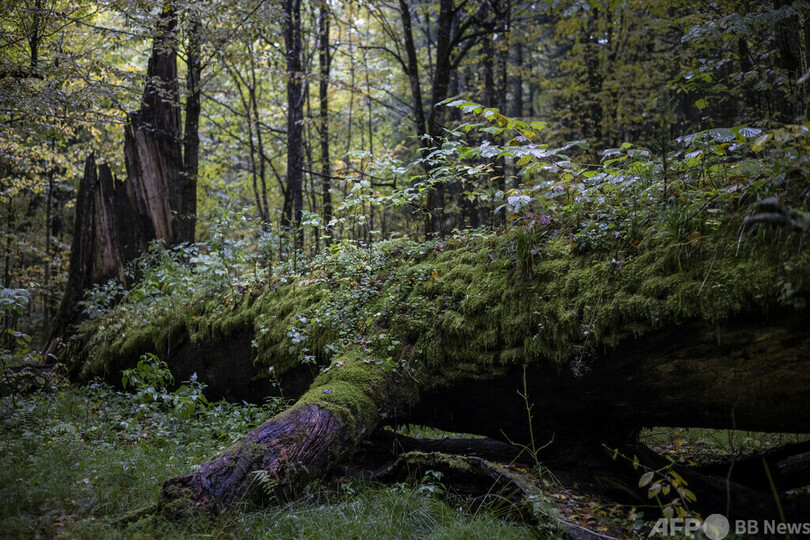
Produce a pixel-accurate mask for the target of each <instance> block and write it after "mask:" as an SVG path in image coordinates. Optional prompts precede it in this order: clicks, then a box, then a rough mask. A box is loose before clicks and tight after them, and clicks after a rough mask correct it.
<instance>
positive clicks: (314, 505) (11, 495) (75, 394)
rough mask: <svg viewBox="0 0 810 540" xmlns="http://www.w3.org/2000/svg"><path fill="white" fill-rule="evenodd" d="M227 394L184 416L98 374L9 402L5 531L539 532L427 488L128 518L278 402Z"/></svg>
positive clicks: (241, 534) (123, 534) (1, 473)
mask: <svg viewBox="0 0 810 540" xmlns="http://www.w3.org/2000/svg"><path fill="white" fill-rule="evenodd" d="M279 407H280V404H279V403H277V402H271V403H268V404H266V405H264V406H256V405H248V404H238V405H234V404H227V403H217V404H213V405H211V406H210V407H209V408H208V409H207V410H205V411H202V412H198V413H197V415H195V416H194V417H193V418H191V419H181V418H180V417H178V416H176V415H175V414H173V413H172V412H171V410H170V409H168V408H166V407H164V406H162V405H161V404H159V403H137V402H136V400H134V399H133V395H132V394H127V393H123V392H118V391H115V390H113V389H112V388H110V387H108V386H106V385H103V384H100V383H93V384H91V385H89V386H87V387H84V388H79V389H77V388H71V387H67V386H60V387H57V388H51V389H46V390H44V391H40V392H34V393H30V394H26V395H20V394H18V395H16V396H14V400H12V399H11V397H10V396H8V395H6V396H4V397H3V398H2V399H1V400H0V416H2V419H3V420H2V428H1V429H2V437H0V455H2V456H4V458H3V467H2V468H0V504H2V506H3V508H4V512H3V515H2V517H0V530H2V531H3V536H4V537H8V538H32V537H35V538H54V537H67V538H136V537H137V538H186V537H189V536H197V535H200V536H233V537H237V538H532V537H535V536H536V535H537V534H538V529H536V528H534V527H531V526H526V525H522V524H519V523H515V522H509V521H504V520H501V519H500V516H498V515H497V514H496V513H495V512H493V511H486V510H481V509H477V510H475V511H472V510H469V508H467V507H466V506H465V505H462V504H456V503H455V502H452V499H442V498H440V497H439V496H438V493H440V492H441V490H433V489H424V488H425V486H424V485H422V486H418V485H416V486H414V485H406V484H396V485H393V486H382V485H377V484H373V483H357V482H346V483H342V484H340V485H338V486H337V487H330V486H325V485H313V486H311V487H310V489H309V490H308V491H307V493H306V494H305V496H304V497H302V498H301V499H299V500H295V501H276V504H271V505H268V506H264V507H245V506H243V507H237V508H235V509H233V510H232V511H229V512H228V513H226V514H224V515H223V516H221V517H220V518H219V519H217V520H214V521H211V520H207V519H202V518H201V519H198V520H192V521H188V522H184V523H168V522H165V521H160V520H157V519H155V518H148V519H142V520H140V521H136V522H134V523H128V524H119V523H118V521H119V520H120V518H121V517H122V516H124V515H126V514H127V513H129V512H132V511H134V510H137V509H139V508H143V507H145V506H148V505H152V504H154V503H155V502H156V500H157V494H158V491H159V489H160V486H161V485H162V483H163V482H164V481H165V480H166V479H168V478H170V477H173V476H178V475H181V474H185V473H188V472H190V471H192V470H194V469H195V468H196V467H197V466H198V465H199V464H200V463H202V462H204V461H206V460H207V459H210V458H211V457H212V456H213V455H214V454H215V453H217V452H218V451H219V450H221V449H223V448H224V447H225V446H227V445H228V444H229V443H230V442H232V441H233V440H234V439H235V438H236V437H237V436H238V435H239V434H241V433H244V432H245V431H247V430H248V429H250V427H252V426H253V425H255V424H256V423H258V422H260V421H261V420H262V418H264V417H266V416H267V415H269V414H273V413H274V412H278V410H279Z"/></svg>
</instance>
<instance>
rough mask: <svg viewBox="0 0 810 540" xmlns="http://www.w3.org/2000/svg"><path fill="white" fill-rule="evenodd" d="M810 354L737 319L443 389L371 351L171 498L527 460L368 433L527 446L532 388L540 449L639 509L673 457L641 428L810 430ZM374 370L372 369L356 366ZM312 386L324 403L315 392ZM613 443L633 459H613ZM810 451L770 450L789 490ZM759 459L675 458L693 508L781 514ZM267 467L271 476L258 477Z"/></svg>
mask: <svg viewBox="0 0 810 540" xmlns="http://www.w3.org/2000/svg"><path fill="white" fill-rule="evenodd" d="M358 362H359V361H358ZM808 364H810V333H808V332H807V330H806V325H805V324H804V321H803V320H802V318H801V317H800V316H796V315H787V316H782V317H774V318H772V319H771V320H769V321H760V320H755V319H748V320H739V321H736V322H733V323H730V324H727V325H725V326H724V327H723V328H718V329H706V328H705V327H701V326H699V325H694V326H684V327H680V328H677V329H675V330H673V331H671V332H666V333H664V332H662V333H660V334H657V335H653V336H649V337H646V338H644V339H643V340H637V341H635V342H632V343H628V344H626V345H624V346H621V347H619V348H617V349H614V350H611V351H606V352H605V353H604V354H603V355H601V356H600V357H598V358H594V359H592V360H591V362H590V365H589V371H588V372H587V373H585V374H584V375H581V376H574V375H573V374H572V373H571V372H570V371H569V370H558V369H556V368H553V367H543V366H528V367H526V368H524V367H523V366H520V367H514V368H510V369H507V370H505V372H504V373H503V375H502V376H500V377H496V378H487V379H482V380H473V379H457V380H455V381H454V384H453V385H451V386H444V387H440V388H438V387H437V388H430V387H427V386H426V385H424V384H421V385H420V384H417V383H416V380H417V379H419V380H422V381H429V380H432V379H431V377H430V373H429V372H427V373H425V372H423V373H420V374H419V375H418V377H416V378H413V377H406V376H401V375H396V374H392V373H386V372H383V371H382V370H381V369H380V368H379V367H377V366H375V365H374V364H373V363H368V362H367V361H366V362H359V363H357V364H353V363H351V362H347V364H346V366H344V367H342V368H340V369H337V368H336V369H335V370H333V371H331V372H330V373H329V374H328V375H327V374H323V375H321V376H320V377H319V378H318V379H316V381H315V382H314V384H313V386H312V387H311V389H310V390H309V392H308V393H307V394H306V395H305V396H304V398H303V399H302V401H299V403H298V404H297V405H295V406H293V408H292V409H290V410H288V411H287V412H285V413H283V414H282V415H279V416H277V417H275V418H273V419H271V420H269V421H268V422H266V423H265V424H264V425H262V426H260V427H259V428H257V429H256V430H254V431H253V432H251V433H249V434H248V435H246V436H245V437H244V438H243V439H241V440H240V441H238V442H237V443H235V444H234V446H233V447H232V448H231V449H229V450H227V451H226V452H224V453H223V454H222V455H220V456H218V457H217V458H215V459H213V460H212V461H211V462H209V463H207V464H205V465H204V466H203V467H201V468H200V469H199V470H198V471H195V472H194V473H192V474H190V475H186V476H184V477H180V478H175V479H172V480H169V481H168V482H166V484H165V485H164V488H163V492H162V498H161V508H162V510H163V513H164V514H167V515H170V516H177V515H184V514H185V513H187V512H190V511H193V510H194V509H206V510H207V511H209V512H212V513H217V512H219V511H221V510H223V509H224V508H227V507H228V506H230V505H232V504H234V503H236V502H239V501H242V500H245V499H246V498H252V497H253V496H254V495H256V494H260V492H261V490H255V489H254V490H253V491H251V489H252V487H254V488H255V487H256V486H258V483H257V478H259V479H260V480H261V482H259V483H261V484H262V485H263V486H264V488H265V489H266V488H267V487H268V486H270V487H271V488H273V489H282V490H292V491H295V488H296V487H297V486H301V485H303V484H306V483H307V482H308V481H311V480H313V479H317V478H324V477H326V476H328V475H330V474H334V473H335V472H338V471H340V466H341V465H344V464H345V463H346V462H347V460H349V458H351V457H352V456H355V458H356V459H355V461H356V460H357V459H360V461H361V463H360V464H355V465H354V466H353V467H350V468H349V469H344V473H345V474H351V475H354V476H358V475H359V476H369V475H370V476H372V477H376V478H379V479H392V478H398V477H399V476H401V474H400V473H395V471H397V470H399V471H400V472H401V470H402V463H405V462H407V460H405V461H402V460H401V459H400V458H401V456H402V455H404V454H408V453H410V454H411V458H408V459H411V460H412V459H415V458H413V456H414V455H416V454H413V451H417V453H418V454H419V455H422V456H423V455H433V456H434V457H433V458H424V457H421V458H419V459H421V460H422V461H424V462H426V463H431V464H433V465H435V466H436V467H440V466H441V465H442V463H456V464H457V463H458V462H453V461H452V460H450V461H448V460H446V459H443V458H440V457H436V456H444V455H448V454H465V455H468V456H469V455H470V454H473V455H475V454H479V457H478V458H476V459H484V457H485V456H490V457H493V458H495V459H496V460H497V461H499V462H505V463H512V462H520V461H526V459H527V456H526V454H525V451H524V452H523V453H522V455H521V452H520V451H519V450H520V449H517V450H516V447H515V446H509V445H506V444H504V443H503V442H498V441H494V440H487V441H488V442H481V440H480V439H477V440H476V441H472V442H470V441H463V442H449V441H445V442H435V441H434V442H428V443H425V442H418V441H417V442H414V441H413V440H408V439H407V438H402V437H399V438H397V440H396V441H393V440H391V435H385V434H384V433H383V434H382V435H381V434H379V432H378V434H377V435H375V436H374V442H363V441H366V440H368V438H369V436H370V434H371V433H372V432H373V431H374V429H375V428H378V427H380V426H381V425H382V424H398V423H420V424H425V425H430V426H435V427H438V428H441V429H445V430H448V431H454V432H467V433H477V434H481V435H487V436H489V437H492V438H493V439H500V441H505V440H508V441H511V442H513V443H516V444H517V445H519V446H520V445H523V446H522V448H524V450H525V447H526V446H527V445H530V440H529V433H530V432H531V431H530V430H529V415H528V413H527V403H526V401H524V399H523V397H522V396H521V393H524V394H525V395H527V396H528V401H529V405H530V406H531V420H532V428H533V434H534V436H535V441H536V443H537V445H538V446H541V445H544V444H545V443H547V442H549V441H553V444H550V445H549V446H548V447H547V448H545V449H544V450H543V451H542V452H541V453H540V455H539V458H540V461H541V462H542V463H543V464H544V466H551V467H552V469H554V470H555V471H556V473H557V476H558V477H560V478H566V477H568V478H571V479H572V480H573V481H575V482H576V483H578V484H581V485H588V486H590V489H592V490H594V491H595V492H601V493H604V494H607V495H610V496H612V497H614V498H617V499H624V500H626V501H627V502H629V503H631V504H640V503H642V502H644V501H646V490H640V489H639V488H638V478H639V476H640V475H641V474H642V472H643V471H644V470H645V469H644V466H648V467H650V468H651V469H660V468H661V467H663V466H666V465H668V463H669V462H668V461H665V458H663V457H661V456H658V455H657V454H655V453H654V452H652V451H650V450H649V449H647V448H646V447H643V446H640V445H637V444H636V443H635V442H634V441H635V436H636V435H637V433H638V431H639V430H640V429H641V428H642V427H644V426H666V425H671V426H682V427H711V428H730V429H742V430H759V431H771V432H774V431H784V432H802V433H810V410H808V408H807V407H806V406H805V403H806V400H807V399H808V398H810V365H808ZM362 373H365V374H366V375H367V374H369V373H372V374H373V377H372V379H368V378H367V377H366V376H365V375H364V376H359V375H358V374H362ZM524 385H525V386H524ZM386 388H387V389H386ZM395 389H396V390H395ZM417 391H418V400H416V402H415V403H414V396H415V395H417ZM353 392H360V393H361V394H362V395H363V396H365V398H367V399H366V400H365V401H364V402H363V406H362V407H358V406H356V405H355V406H354V408H353V409H352V407H351V406H350V407H348V409H345V407H344V410H350V413H349V414H348V415H346V414H339V413H335V412H334V411H335V409H334V408H333V407H332V405H331V404H332V403H333V402H334V403H338V404H340V405H341V407H343V406H344V405H345V403H348V401H345V400H347V399H348V398H346V397H345V396H347V395H350V394H352V393H353ZM313 396H314V397H315V398H317V400H319V401H317V402H313V401H312V400H313ZM403 396H410V399H406V398H405V397H403ZM341 399H343V400H344V402H341ZM313 403H314V404H313ZM386 437H388V439H386ZM381 441H382V443H381ZM380 444H382V445H383V446H386V445H387V448H388V450H387V452H388V455H387V457H383V458H381V457H380V455H381V454H380V452H379V451H377V452H374V451H369V449H370V448H371V447H374V446H375V445H377V446H379V445H380ZM358 450H359V451H358ZM378 450H379V449H378ZM615 450H619V452H620V455H622V456H631V459H630V460H616V461H614V460H613V459H611V457H612V454H613V452H614V451H615ZM383 454H385V452H383ZM375 455H376V456H377V457H374V456H375ZM632 456H635V457H638V458H639V459H640V460H641V463H642V465H643V466H642V467H641V468H640V469H638V470H636V469H634V468H633V467H631V466H628V465H627V463H625V462H624V461H627V462H630V463H631V462H632ZM808 456H810V449H806V448H804V447H801V446H795V447H794V448H791V449H786V450H783V451H782V453H781V454H778V455H777V454H774V455H771V456H766V457H764V459H766V461H767V462H768V463H769V470H770V472H772V474H773V475H774V478H775V480H774V481H775V482H776V484H777V486H778V489H779V490H781V492H782V493H784V491H786V490H788V489H791V488H794V487H799V486H798V485H797V484H801V485H804V484H805V483H808V482H810V481H808V478H810V474H809V473H808V471H810V467H807V464H808V463H810V458H808ZM762 459H763V457H762V456H757V457H756V458H750V459H749V460H743V461H740V466H739V468H737V469H734V468H732V471H734V473H733V475H731V474H730V473H729V465H728V464H715V465H714V466H713V468H712V467H708V466H707V467H706V468H704V469H700V468H688V467H682V466H677V469H676V470H678V472H679V474H681V476H683V477H684V478H685V479H687V480H689V486H690V488H689V489H691V490H692V491H693V492H695V494H696V495H697V496H698V501H697V503H695V505H694V506H692V507H691V508H692V509H696V510H698V511H701V512H702V513H703V515H708V514H709V513H714V512H719V513H725V514H726V515H728V516H729V517H733V516H740V517H744V518H755V517H774V516H775V512H776V508H775V504H774V497H773V495H772V493H771V489H770V487H771V486H770V483H769V482H767V481H765V480H763V470H764V469H763V468H762V467H761V462H762ZM397 460H400V462H399V463H400V465H396V463H397ZM473 461H475V460H473ZM469 463H470V462H468V465H469ZM475 463H479V465H480V463H481V462H480V461H478V462H475ZM758 463H759V464H760V465H758ZM476 467H477V468H476ZM476 467H473V469H475V470H476V471H479V472H480V471H481V470H483V471H484V473H483V475H484V476H483V478H484V482H483V484H481V482H479V484H475V483H473V484H472V485H478V486H479V487H481V485H484V484H486V482H491V481H492V475H493V474H494V473H493V472H492V471H493V470H494V469H493V468H492V467H491V466H489V465H487V466H483V465H480V466H476ZM417 469H418V468H417ZM257 470H261V471H265V472H263V473H258V474H257V473H255V472H254V471H257ZM398 475H399V476H398ZM462 476H463V475H462ZM473 476H478V473H476V474H474V475H473ZM448 478H453V476H452V475H451V476H449V477H448ZM487 479H488V480H487ZM479 480H480V479H479ZM460 484H463V482H460ZM806 503H807V501H805V500H802V499H796V500H785V501H783V506H784V507H785V511H786V512H788V513H792V515H795V516H800V515H802V513H801V512H803V511H806V510H810V508H807V504H806ZM707 512H708V513H707Z"/></svg>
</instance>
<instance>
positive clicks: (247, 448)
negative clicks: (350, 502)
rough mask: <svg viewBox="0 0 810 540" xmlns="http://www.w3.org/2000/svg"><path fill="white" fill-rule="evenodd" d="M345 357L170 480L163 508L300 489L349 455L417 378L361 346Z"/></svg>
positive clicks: (207, 505)
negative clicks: (275, 411) (386, 365)
mask: <svg viewBox="0 0 810 540" xmlns="http://www.w3.org/2000/svg"><path fill="white" fill-rule="evenodd" d="M344 359H345V365H343V366H342V367H339V368H336V369H333V370H332V371H330V372H328V373H323V374H322V375H320V376H319V377H318V378H317V379H316V380H315V382H314V383H313V384H312V386H311V387H310V389H309V391H308V392H307V393H306V394H304V396H303V397H302V398H301V399H300V400H299V401H298V403H297V404H296V405H294V406H293V407H292V408H291V409H289V410H287V411H285V412H284V413H282V414H280V415H278V416H276V417H275V418H273V419H271V420H269V421H267V422H265V423H264V424H262V425H261V426H259V427H258V428H256V429H254V430H253V431H251V432H250V433H248V434H247V435H246V436H244V437H242V438H241V439H239V440H238V441H236V442H235V443H234V444H232V445H231V446H230V447H229V448H228V449H226V450H225V451H224V452H223V453H222V454H220V455H219V456H217V457H216V458H214V459H213V460H211V461H209V462H208V463H206V464H204V465H203V466H202V467H200V468H199V469H198V470H197V471H195V472H193V473H191V474H188V475H186V476H181V477H177V478H172V479H170V480H168V481H166V483H165V484H164V485H163V489H162V492H161V499H160V504H159V506H160V509H161V511H162V512H163V513H164V514H165V515H167V516H171V517H176V516H182V515H186V514H189V513H190V512H191V511H193V510H194V509H203V510H206V511H208V512H209V513H218V512H221V511H223V510H224V509H225V508H227V507H228V506H230V505H232V504H234V503H238V502H241V501H243V500H249V499H255V498H257V497H261V496H262V495H263V491H269V490H275V489H280V490H287V491H295V490H297V489H299V488H301V487H304V486H306V485H307V484H308V483H309V482H310V481H311V480H312V479H313V478H319V477H322V476H324V475H325V474H327V473H329V472H331V471H334V470H335V469H336V468H337V467H338V466H339V465H340V464H341V463H342V462H344V461H345V460H346V459H348V458H349V457H351V455H352V454H354V452H355V450H356V448H357V446H358V445H359V443H360V442H361V441H363V439H365V438H366V437H368V436H370V435H371V432H372V431H373V430H374V429H375V428H376V427H377V425H378V424H379V423H380V421H381V420H382V419H383V418H385V417H386V416H392V415H393V414H395V412H396V411H397V409H398V408H401V407H403V406H404V405H406V403H407V399H408V396H409V394H410V392H409V390H410V389H411V386H412V384H413V381H409V380H406V379H404V378H401V377H399V376H396V375H395V374H394V373H393V372H391V371H388V372H385V371H383V370H382V369H380V367H379V366H377V365H376V364H374V363H373V362H371V363H369V362H368V361H367V360H364V359H362V358H361V356H360V355H358V354H354V355H353V354H352V353H349V355H348V356H347V357H344ZM257 471H264V472H263V473H258V474H257ZM264 494H267V493H264Z"/></svg>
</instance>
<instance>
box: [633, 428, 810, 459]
mask: <svg viewBox="0 0 810 540" xmlns="http://www.w3.org/2000/svg"><path fill="white" fill-rule="evenodd" d="M639 438H640V440H641V442H643V443H644V444H646V445H647V446H649V447H651V448H653V449H654V450H656V451H658V452H659V453H663V454H669V455H672V456H675V457H679V456H687V457H689V458H691V459H696V460H701V459H710V460H717V459H723V458H726V457H731V456H738V455H741V454H748V453H752V452H759V451H762V450H768V449H769V448H777V447H779V446H783V445H785V444H789V443H798V442H803V441H806V440H808V438H810V436H808V435H802V434H795V433H763V432H759V431H739V430H732V429H705V428H679V427H656V428H650V429H645V430H643V431H642V432H641V434H640V437H639Z"/></svg>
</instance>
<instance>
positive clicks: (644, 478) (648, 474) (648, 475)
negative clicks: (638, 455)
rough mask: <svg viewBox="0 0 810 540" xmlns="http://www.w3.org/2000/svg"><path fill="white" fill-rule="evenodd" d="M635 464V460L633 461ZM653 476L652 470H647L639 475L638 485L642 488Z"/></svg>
mask: <svg viewBox="0 0 810 540" xmlns="http://www.w3.org/2000/svg"><path fill="white" fill-rule="evenodd" d="M633 465H635V462H634V463H633ZM654 476H655V472H654V471H647V472H645V473H644V474H642V475H641V478H640V479H639V481H638V487H640V488H642V487H644V486H646V485H647V484H649V483H650V482H652V479H653V477H654Z"/></svg>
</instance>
